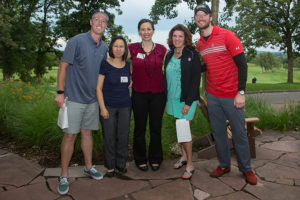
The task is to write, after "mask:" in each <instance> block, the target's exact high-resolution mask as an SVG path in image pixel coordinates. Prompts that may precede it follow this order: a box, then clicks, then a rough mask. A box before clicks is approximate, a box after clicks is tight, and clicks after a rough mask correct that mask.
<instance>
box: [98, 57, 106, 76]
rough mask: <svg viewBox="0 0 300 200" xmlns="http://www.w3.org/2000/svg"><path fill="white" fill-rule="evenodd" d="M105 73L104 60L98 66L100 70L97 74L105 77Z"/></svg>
mask: <svg viewBox="0 0 300 200" xmlns="http://www.w3.org/2000/svg"><path fill="white" fill-rule="evenodd" d="M106 73H107V62H106V60H103V61H102V63H101V66H100V70H99V74H102V75H104V76H105V74H106Z"/></svg>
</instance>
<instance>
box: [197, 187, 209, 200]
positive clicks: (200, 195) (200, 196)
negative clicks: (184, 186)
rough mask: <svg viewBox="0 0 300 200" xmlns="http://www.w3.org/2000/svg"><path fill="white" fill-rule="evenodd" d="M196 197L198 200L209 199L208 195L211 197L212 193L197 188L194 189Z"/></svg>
mask: <svg viewBox="0 0 300 200" xmlns="http://www.w3.org/2000/svg"><path fill="white" fill-rule="evenodd" d="M194 197H195V198H196V199H197V200H204V199H207V198H208V197H210V194H208V193H206V192H203V191H201V190H199V189H196V190H195V191H194Z"/></svg>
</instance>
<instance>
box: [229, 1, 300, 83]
mask: <svg viewBox="0 0 300 200" xmlns="http://www.w3.org/2000/svg"><path fill="white" fill-rule="evenodd" d="M232 9H233V10H234V11H235V12H237V13H238V15H237V17H236V24H237V25H236V27H234V31H235V32H236V33H237V35H238V36H239V37H240V38H241V40H242V42H243V44H244V46H245V47H246V49H248V50H253V49H255V48H256V47H262V46H263V47H267V46H268V45H273V46H276V47H279V48H280V49H281V50H284V51H286V52H287V56H288V78H287V82H289V83H292V82H293V59H294V56H295V55H296V54H299V44H300V43H299V39H298V38H299V34H300V21H299V18H300V3H299V1H298V0H236V5H235V6H233V7H232ZM231 12H232V11H231Z"/></svg>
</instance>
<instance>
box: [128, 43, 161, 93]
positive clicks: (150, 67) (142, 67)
mask: <svg viewBox="0 0 300 200" xmlns="http://www.w3.org/2000/svg"><path fill="white" fill-rule="evenodd" d="M128 48H129V51H130V54H131V60H132V87H133V89H134V90H135V91H137V92H153V93H159V92H163V91H164V81H163V71H162V66H163V59H164V56H165V54H166V51H167V49H166V48H165V47H164V46H163V45H161V44H155V48H154V49H153V50H152V51H151V53H150V54H149V55H147V54H146V53H145V51H144V50H143V48H142V46H141V43H132V44H129V45H128Z"/></svg>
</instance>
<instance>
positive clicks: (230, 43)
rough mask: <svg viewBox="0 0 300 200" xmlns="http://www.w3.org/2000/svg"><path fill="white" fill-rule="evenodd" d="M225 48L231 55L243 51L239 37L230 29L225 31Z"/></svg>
mask: <svg viewBox="0 0 300 200" xmlns="http://www.w3.org/2000/svg"><path fill="white" fill-rule="evenodd" d="M226 48H227V50H228V51H229V52H230V54H231V56H232V57H234V56H236V55H238V54H240V53H242V52H244V49H243V46H242V43H241V41H240V39H239V38H238V37H237V36H236V35H235V34H234V33H233V32H231V31H228V33H227V37H226Z"/></svg>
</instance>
